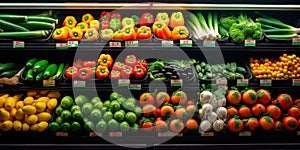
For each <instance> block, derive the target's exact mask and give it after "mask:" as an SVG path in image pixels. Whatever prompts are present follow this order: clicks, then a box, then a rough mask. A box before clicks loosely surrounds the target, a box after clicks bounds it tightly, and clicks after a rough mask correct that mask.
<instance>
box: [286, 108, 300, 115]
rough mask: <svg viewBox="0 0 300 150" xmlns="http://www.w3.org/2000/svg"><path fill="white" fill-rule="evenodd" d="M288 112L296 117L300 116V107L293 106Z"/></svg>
mask: <svg viewBox="0 0 300 150" xmlns="http://www.w3.org/2000/svg"><path fill="white" fill-rule="evenodd" d="M288 114H289V115H291V116H293V117H295V118H299V116H300V109H299V107H297V106H294V107H291V108H290V109H289V110H288Z"/></svg>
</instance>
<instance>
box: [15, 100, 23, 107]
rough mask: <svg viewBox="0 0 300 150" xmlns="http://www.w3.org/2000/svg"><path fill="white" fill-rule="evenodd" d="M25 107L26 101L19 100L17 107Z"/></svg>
mask: <svg viewBox="0 0 300 150" xmlns="http://www.w3.org/2000/svg"><path fill="white" fill-rule="evenodd" d="M23 107H24V102H23V101H18V102H17V103H16V109H19V108H23Z"/></svg>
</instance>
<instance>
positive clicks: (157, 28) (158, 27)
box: [152, 21, 171, 39]
mask: <svg viewBox="0 0 300 150" xmlns="http://www.w3.org/2000/svg"><path fill="white" fill-rule="evenodd" d="M152 30H153V33H154V34H155V36H156V37H158V38H160V39H169V38H171V30H170V29H169V27H168V26H167V25H166V24H165V23H163V22H162V21H159V22H155V23H154V24H153V26H152Z"/></svg>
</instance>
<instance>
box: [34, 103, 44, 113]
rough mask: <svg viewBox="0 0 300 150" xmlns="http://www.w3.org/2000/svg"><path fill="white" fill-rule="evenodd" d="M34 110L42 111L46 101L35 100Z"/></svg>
mask: <svg viewBox="0 0 300 150" xmlns="http://www.w3.org/2000/svg"><path fill="white" fill-rule="evenodd" d="M35 108H36V112H43V111H45V109H46V103H45V102H37V103H36V104H35Z"/></svg>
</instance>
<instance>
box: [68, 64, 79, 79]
mask: <svg viewBox="0 0 300 150" xmlns="http://www.w3.org/2000/svg"><path fill="white" fill-rule="evenodd" d="M77 73H78V69H77V68H76V67H68V69H67V70H66V78H67V79H72V78H77V75H78V74H77Z"/></svg>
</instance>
